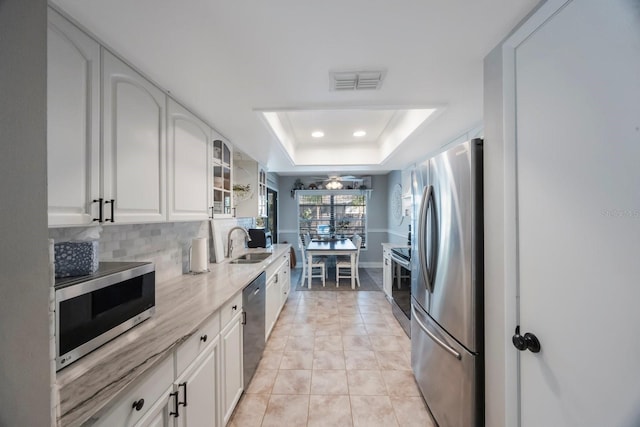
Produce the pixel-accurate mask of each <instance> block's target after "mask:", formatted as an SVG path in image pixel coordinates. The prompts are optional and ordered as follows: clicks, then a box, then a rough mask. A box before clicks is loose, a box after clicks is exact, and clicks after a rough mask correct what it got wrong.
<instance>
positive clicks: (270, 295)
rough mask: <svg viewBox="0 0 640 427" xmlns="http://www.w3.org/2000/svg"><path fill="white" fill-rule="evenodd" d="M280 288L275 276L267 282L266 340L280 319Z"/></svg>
mask: <svg viewBox="0 0 640 427" xmlns="http://www.w3.org/2000/svg"><path fill="white" fill-rule="evenodd" d="M280 300H281V298H280V286H279V284H278V283H276V276H275V275H274V276H273V277H271V278H270V279H269V281H268V282H267V288H266V301H265V307H264V312H265V316H264V327H265V334H264V336H265V340H266V339H268V338H269V334H271V330H272V329H273V325H275V323H276V319H277V317H278V308H279V307H280Z"/></svg>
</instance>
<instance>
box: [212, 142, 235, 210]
mask: <svg viewBox="0 0 640 427" xmlns="http://www.w3.org/2000/svg"><path fill="white" fill-rule="evenodd" d="M231 162H232V155H231V145H230V144H229V143H227V142H224V141H223V140H221V139H216V140H214V141H213V183H212V205H211V206H210V210H211V217H212V218H220V217H230V216H231V213H232V211H231V206H232V200H231V198H232V197H233V196H232V194H233V193H232V191H231V182H232V177H231V167H232V165H231Z"/></svg>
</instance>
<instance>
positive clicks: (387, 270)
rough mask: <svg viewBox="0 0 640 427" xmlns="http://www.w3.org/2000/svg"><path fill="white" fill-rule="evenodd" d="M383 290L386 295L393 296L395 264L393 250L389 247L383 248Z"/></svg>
mask: <svg viewBox="0 0 640 427" xmlns="http://www.w3.org/2000/svg"><path fill="white" fill-rule="evenodd" d="M382 260H383V263H382V290H383V291H384V293H385V295H386V296H387V297H389V298H391V286H392V284H393V266H392V262H391V252H390V250H389V249H387V248H383V250H382Z"/></svg>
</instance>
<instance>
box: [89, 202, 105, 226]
mask: <svg viewBox="0 0 640 427" xmlns="http://www.w3.org/2000/svg"><path fill="white" fill-rule="evenodd" d="M103 200H104V199H103V198H102V197H100V198H99V199H93V200H92V202H93V203H97V204H98V218H93V220H94V221H98V222H102V221H103V220H104V218H103V216H102V212H103V211H102V201H103Z"/></svg>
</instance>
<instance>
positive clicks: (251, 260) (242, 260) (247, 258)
mask: <svg viewBox="0 0 640 427" xmlns="http://www.w3.org/2000/svg"><path fill="white" fill-rule="evenodd" d="M270 256H271V252H252V253H248V254H244V255H242V256H239V257H238V258H234V259H232V260H231V261H229V263H230V264H257V263H259V262H262V261H264V260H265V259H267V258H269V257H270Z"/></svg>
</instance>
